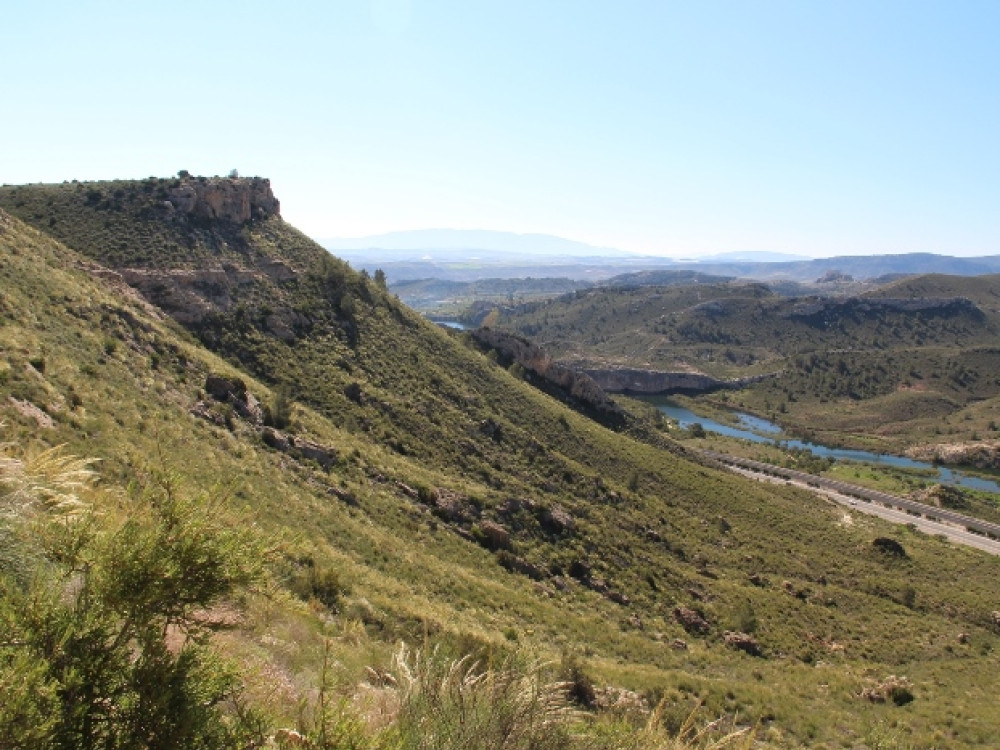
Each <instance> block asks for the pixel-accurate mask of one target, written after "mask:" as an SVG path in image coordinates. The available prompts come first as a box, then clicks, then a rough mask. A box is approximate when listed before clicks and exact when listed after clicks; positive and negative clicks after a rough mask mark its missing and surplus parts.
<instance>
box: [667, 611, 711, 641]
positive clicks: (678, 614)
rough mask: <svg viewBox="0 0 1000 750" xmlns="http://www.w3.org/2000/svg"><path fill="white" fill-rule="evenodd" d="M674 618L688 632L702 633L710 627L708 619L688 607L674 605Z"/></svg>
mask: <svg viewBox="0 0 1000 750" xmlns="http://www.w3.org/2000/svg"><path fill="white" fill-rule="evenodd" d="M674 619H675V620H676V621H677V622H678V623H679V624H680V626H681V627H682V628H684V630H686V631H687V632H689V633H696V634H699V635H703V634H705V633H707V632H708V631H709V628H710V627H711V626H710V625H709V624H708V620H706V619H705V618H704V617H702V616H701V615H700V614H699V613H698V612H696V611H695V610H693V609H689V608H688V607H674Z"/></svg>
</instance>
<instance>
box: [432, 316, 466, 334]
mask: <svg viewBox="0 0 1000 750" xmlns="http://www.w3.org/2000/svg"><path fill="white" fill-rule="evenodd" d="M430 321H431V323H437V324H438V325H439V326H444V327H445V328H456V329H458V330H459V331H464V330H465V329H466V328H467V327H468V326H466V325H465V324H464V323H459V322H458V321H457V320H434V318H430Z"/></svg>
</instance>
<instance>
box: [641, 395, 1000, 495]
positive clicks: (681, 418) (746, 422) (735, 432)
mask: <svg viewBox="0 0 1000 750" xmlns="http://www.w3.org/2000/svg"><path fill="white" fill-rule="evenodd" d="M649 400H650V401H651V403H653V404H654V405H655V406H656V407H657V408H658V409H659V410H660V411H661V412H663V413H664V414H666V415H667V416H668V417H670V418H671V419H673V420H675V421H676V422H677V424H678V425H680V426H681V427H682V428H687V427H690V426H691V425H693V424H695V423H698V424H700V425H701V426H702V427H703V428H704V429H705V430H707V431H708V432H715V433H718V434H719V435H726V436H727V437H734V438H742V439H743V440H750V441H752V442H754V443H768V444H770V445H781V446H783V447H785V448H799V449H801V450H807V451H809V452H810V453H812V454H814V455H816V456H822V457H824V458H827V457H829V458H834V459H837V460H838V461H841V460H842V461H862V462H866V463H870V464H882V465H884V466H894V467H897V468H900V469H924V470H927V469H930V470H932V471H936V472H937V476H936V477H935V481H937V482H940V483H941V484H951V485H957V486H960V487H968V488H970V489H975V490H984V491H985V492H996V493H1000V484H997V483H996V482H994V481H992V480H989V479H980V478H979V477H973V476H969V475H967V474H962V473H961V472H957V471H953V470H952V469H947V468H944V467H942V466H935V465H934V464H930V463H927V462H926V461H915V460H914V459H912V458H904V457H903V456H893V455H889V454H887V453H872V452H871V451H863V450H852V449H850V448H830V447H828V446H825V445H820V444H818V443H810V442H808V441H805V440H799V439H797V438H783V437H781V434H782V433H781V428H780V427H779V426H778V425H776V424H774V422H769V421H767V420H766V419H761V418H760V417H755V416H753V415H752V414H744V413H742V412H733V414H734V416H736V418H737V419H738V420H739V423H740V426H739V427H734V426H732V425H728V424H722V423H721V422H716V421H715V420H714V419H709V418H708V417H699V416H698V415H697V414H695V413H694V412H693V411H691V410H690V409H685V408H684V407H683V406H680V405H678V404H676V403H674V402H673V401H670V400H669V399H663V398H653V399H649Z"/></svg>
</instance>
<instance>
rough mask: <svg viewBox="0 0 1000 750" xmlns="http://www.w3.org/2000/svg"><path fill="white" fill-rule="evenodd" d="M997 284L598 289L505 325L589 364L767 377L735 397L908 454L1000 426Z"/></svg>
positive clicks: (968, 280)
mask: <svg viewBox="0 0 1000 750" xmlns="http://www.w3.org/2000/svg"><path fill="white" fill-rule="evenodd" d="M998 282H1000V277H997V276H980V277H958V276H940V275H928V276H918V277H908V278H906V279H903V280H899V281H895V282H891V283H889V284H885V285H883V286H881V287H878V288H877V289H874V290H872V291H869V292H865V293H863V294H855V295H847V296H826V297H815V296H812V297H802V296H798V297H791V298H789V297H783V296H780V295H778V294H776V293H774V292H773V291H771V289H769V288H768V287H766V286H763V285H760V284H754V283H744V282H732V283H728V284H698V285H694V286H688V287H680V288H673V287H619V288H601V289H594V290H588V291H585V292H577V293H576V294H574V295H566V296H563V297H561V298H559V299H556V300H552V301H549V302H544V303H537V304H534V305H527V306H523V307H522V308H520V309H517V310H506V311H503V312H502V313H501V314H500V316H499V318H497V322H496V324H497V325H498V326H500V327H502V328H506V329H509V330H511V331H514V332H516V333H518V334H520V335H524V336H527V337H529V338H531V339H532V340H534V341H535V342H536V343H537V344H539V345H540V346H541V347H542V348H544V349H546V350H547V351H549V352H550V353H551V354H552V355H553V356H555V357H556V358H557V359H560V360H562V361H565V362H567V363H569V364H571V365H574V366H578V367H583V368H587V369H602V368H615V367H631V368H643V369H649V370H658V371H680V372H703V373H705V374H707V375H710V376H713V377H716V378H737V377H748V376H761V375H769V376H770V377H764V378H762V379H761V380H759V382H756V383H754V384H753V385H750V386H749V387H747V388H745V389H742V390H740V391H739V392H738V393H735V394H730V396H729V397H728V398H729V400H730V401H733V403H737V402H739V403H741V404H742V405H743V406H745V407H748V408H751V409H754V410H756V411H758V412H759V413H764V414H768V415H775V416H776V417H777V418H779V419H780V420H781V421H782V422H783V423H784V424H786V425H788V426H789V427H791V428H795V429H798V430H799V431H801V432H806V431H809V432H810V433H813V432H814V431H815V434H817V435H819V433H822V435H819V436H820V438H821V439H822V440H824V441H827V442H832V443H834V444H854V445H867V446H870V445H872V444H875V445H879V446H880V447H881V448H883V449H885V450H890V451H892V450H895V451H901V450H904V449H907V448H910V447H912V446H913V445H915V444H919V443H933V442H945V441H955V440H965V441H971V440H972V439H973V435H978V436H984V435H989V434H990V433H991V432H995V428H993V427H990V425H991V424H995V417H996V409H997V403H998V402H997V400H996V397H997V395H998V393H1000V382H998V381H997V379H996V377H995V373H996V371H997V366H998V365H1000V359H998V356H1000V311H998V310H1000V306H998V305H997V299H998V298H997V294H998V290H1000V283H998ZM942 427H944V428H945V429H944V430H942ZM872 441H874V443H873V442H872Z"/></svg>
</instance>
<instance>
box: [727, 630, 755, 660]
mask: <svg viewBox="0 0 1000 750" xmlns="http://www.w3.org/2000/svg"><path fill="white" fill-rule="evenodd" d="M722 639H723V641H725V644H726V645H727V646H729V647H730V648H735V649H736V650H737V651H743V652H745V653H747V654H750V655H751V656H760V655H761V651H760V644H759V643H757V639H756V638H754V637H753V636H752V635H750V634H749V633H740V632H738V631H735V630H727V631H726V632H725V633H723V634H722Z"/></svg>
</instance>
